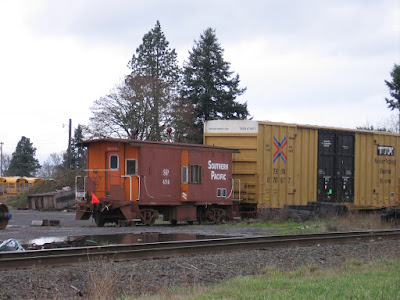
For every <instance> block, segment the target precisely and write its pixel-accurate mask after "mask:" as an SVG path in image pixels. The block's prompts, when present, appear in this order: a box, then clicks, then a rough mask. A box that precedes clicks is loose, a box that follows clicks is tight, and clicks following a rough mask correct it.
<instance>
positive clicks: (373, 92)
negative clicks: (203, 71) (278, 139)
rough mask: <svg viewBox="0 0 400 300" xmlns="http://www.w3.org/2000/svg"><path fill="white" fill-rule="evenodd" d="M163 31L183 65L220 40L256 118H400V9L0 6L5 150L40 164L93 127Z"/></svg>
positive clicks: (123, 0) (116, 3) (394, 1)
mask: <svg viewBox="0 0 400 300" xmlns="http://www.w3.org/2000/svg"><path fill="white" fill-rule="evenodd" d="M157 20H159V21H160V23H161V29H162V31H163V32H164V34H165V36H166V38H167V40H168V41H169V43H170V47H171V48H174V49H176V51H177V53H178V58H179V61H180V63H181V65H182V63H183V61H184V60H187V58H188V51H189V50H190V49H191V48H192V47H193V45H194V41H195V40H199V37H200V34H202V33H203V32H204V30H205V29H206V28H208V27H212V28H214V29H215V30H216V35H217V38H218V40H219V42H220V44H221V46H222V48H223V49H225V52H224V58H225V60H226V61H228V62H230V63H231V71H234V72H235V73H237V74H239V76H240V79H241V86H242V87H247V91H246V93H244V94H243V95H242V96H241V97H239V98H238V100H239V101H242V102H247V104H248V109H249V112H250V114H251V115H252V116H253V117H254V120H270V121H280V122H287V123H301V124H314V125H327V126H335V127H346V128H355V127H356V126H360V125H364V124H366V123H367V122H368V123H370V124H373V125H375V124H378V123H382V122H385V121H386V120H387V119H389V118H391V117H392V116H393V112H391V111H390V110H389V109H388V108H387V106H386V103H385V97H389V90H388V88H387V87H386V85H385V82H384V80H385V79H386V80H391V77H390V72H391V70H392V69H393V66H394V64H395V63H397V64H400V1H399V0H387V1H384V0H379V1H377V0H354V1H352V0H342V1H341V0H331V1H323V0H310V1H303V0H291V1H289V0H287V1H285V0H284V1H276V0H274V1H269V0H260V1H255V0H248V1H236V0H226V1H225V0H223V1H218V0H212V1H209V0H203V1H187V0H180V1H179V0H174V1H167V0H146V1H143V0H142V1H136V0H112V1H111V0H110V1H106V0H0V38H1V47H0V99H1V116H0V142H3V143H4V146H3V152H5V153H7V154H10V155H11V154H12V152H14V151H15V147H16V145H17V143H18V141H19V140H20V139H21V137H22V136H26V137H28V138H30V140H31V142H32V143H33V145H34V147H36V148H37V153H36V154H37V158H39V160H40V161H41V162H43V161H44V160H46V159H47V157H48V156H49V154H50V153H54V152H55V153H61V152H62V151H64V150H65V149H66V148H67V145H68V120H69V119H72V126H73V128H75V127H76V126H77V125H78V124H88V121H89V117H90V115H91V112H90V107H91V106H92V105H93V102H94V101H95V100H96V99H98V98H99V97H101V96H104V95H105V94H107V93H108V92H109V91H110V89H112V88H113V87H114V86H115V85H116V84H117V83H118V82H119V81H120V80H121V79H122V78H123V76H124V75H126V74H127V72H128V68H127V63H128V61H129V60H130V59H131V57H132V54H133V53H134V52H135V50H136V48H137V47H138V46H139V45H140V44H141V42H142V38H143V35H144V34H146V33H147V32H149V31H150V30H151V29H152V28H153V27H154V25H155V23H156V21H157Z"/></svg>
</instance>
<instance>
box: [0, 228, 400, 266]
mask: <svg viewBox="0 0 400 300" xmlns="http://www.w3.org/2000/svg"><path fill="white" fill-rule="evenodd" d="M396 238H400V230H382V231H361V232H360V231H359V232H335V233H318V234H301V235H273V236H261V237H244V238H243V237H242V238H237V237H233V238H218V239H207V240H189V241H172V242H158V243H143V244H126V245H107V246H90V247H78V248H58V249H51V250H48V249H46V250H29V251H23V252H3V253H0V270H1V269H3V270H4V269H12V268H31V267H45V266H56V265H69V264H79V263H87V262H94V261H123V260H135V259H145V258H165V257H171V256H178V255H188V254H191V255H193V254H204V253H213V252H221V251H232V250H249V249H266V248H273V247H289V246H306V245H314V244H325V243H343V242H358V241H365V240H383V239H396Z"/></svg>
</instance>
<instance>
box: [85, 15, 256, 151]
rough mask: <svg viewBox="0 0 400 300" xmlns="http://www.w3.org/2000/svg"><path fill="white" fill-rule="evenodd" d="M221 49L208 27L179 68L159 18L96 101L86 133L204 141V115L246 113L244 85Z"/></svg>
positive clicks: (245, 115) (237, 115) (228, 116)
mask: <svg viewBox="0 0 400 300" xmlns="http://www.w3.org/2000/svg"><path fill="white" fill-rule="evenodd" d="M223 53H224V50H223V48H222V47H221V45H220V44H219V42H218V39H217V37H216V33H215V30H214V29H212V28H207V29H206V30H205V31H204V33H203V34H201V35H200V39H199V40H198V41H195V45H194V46H193V48H192V49H191V50H190V51H189V58H188V60H187V61H185V62H184V64H183V67H180V66H179V65H178V60H177V54H176V51H175V49H172V48H170V47H169V42H168V40H167V39H166V37H165V34H164V33H163V31H162V30H161V25H160V22H159V21H157V22H156V24H155V26H154V28H153V29H151V30H150V31H149V32H148V33H146V34H145V35H144V36H143V39H142V43H141V44H140V45H139V47H138V48H137V49H136V52H135V53H134V54H133V56H132V59H131V60H130V61H129V62H128V68H129V71H130V73H129V74H128V75H127V76H126V77H125V78H124V80H123V81H122V82H121V83H120V84H118V85H117V86H116V87H115V88H114V89H113V90H112V91H110V93H108V94H107V95H105V96H104V97H101V98H100V99H97V100H96V101H95V102H94V105H93V106H92V108H91V111H92V117H91V118H90V123H89V125H88V126H87V127H85V132H86V133H87V134H88V136H90V137H91V138H101V137H120V138H127V137H132V138H136V139H140V140H154V141H173V142H191V143H202V141H203V138H202V136H203V125H204V122H205V121H206V120H217V119H246V118H248V117H249V112H248V110H247V103H239V102H238V101H237V97H238V96H240V95H242V94H243V93H244V92H245V90H246V88H241V87H239V84H240V79H239V75H237V74H236V75H235V74H234V72H232V71H230V63H228V62H226V61H225V60H224V57H223Z"/></svg>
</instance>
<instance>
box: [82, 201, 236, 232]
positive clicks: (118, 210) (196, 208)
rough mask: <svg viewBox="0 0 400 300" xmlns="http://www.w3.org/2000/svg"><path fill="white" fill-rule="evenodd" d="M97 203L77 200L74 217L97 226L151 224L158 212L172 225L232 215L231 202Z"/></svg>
mask: <svg viewBox="0 0 400 300" xmlns="http://www.w3.org/2000/svg"><path fill="white" fill-rule="evenodd" d="M99 202H100V203H91V201H86V200H81V201H77V209H76V219H77V220H88V219H89V218H90V217H93V218H94V220H95V222H96V224H97V225H98V226H100V227H102V226H104V225H105V224H106V223H117V224H126V223H142V224H145V225H150V226H151V225H153V224H154V223H155V221H156V219H158V218H159V216H160V215H162V217H163V221H169V222H170V223H171V224H177V223H178V222H187V223H188V224H193V223H194V222H199V223H205V222H213V223H216V224H219V223H221V222H223V221H224V220H226V219H231V218H232V217H233V216H234V213H233V207H232V205H215V204H214V205H213V204H199V203H185V204H181V203H179V202H177V203H176V204H174V203H172V204H171V203H169V204H168V205H151V206H150V205H145V204H140V203H139V202H137V201H127V200H112V201H110V200H107V199H100V200H99Z"/></svg>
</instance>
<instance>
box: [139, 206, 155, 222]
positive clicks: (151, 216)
mask: <svg viewBox="0 0 400 300" xmlns="http://www.w3.org/2000/svg"><path fill="white" fill-rule="evenodd" d="M140 215H141V217H142V223H143V224H146V225H148V226H152V225H154V222H155V221H156V219H157V218H158V211H157V210H155V209H141V210H140Z"/></svg>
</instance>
